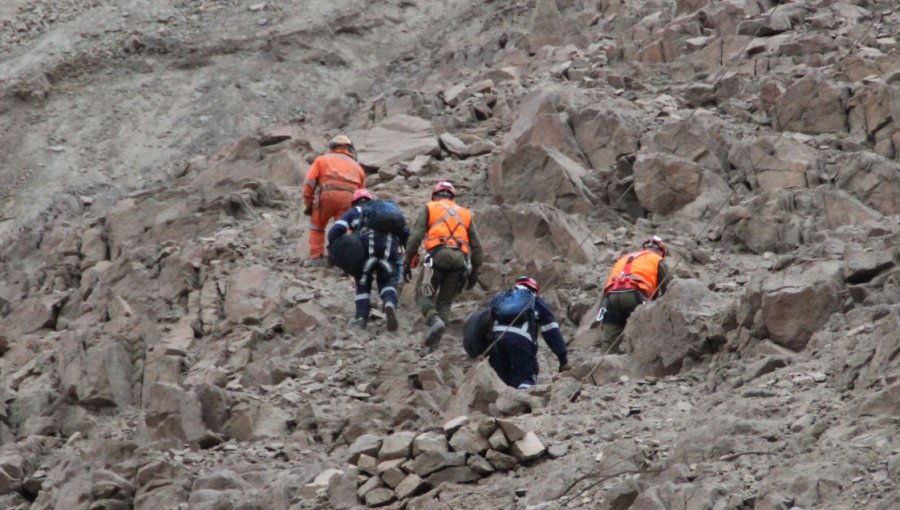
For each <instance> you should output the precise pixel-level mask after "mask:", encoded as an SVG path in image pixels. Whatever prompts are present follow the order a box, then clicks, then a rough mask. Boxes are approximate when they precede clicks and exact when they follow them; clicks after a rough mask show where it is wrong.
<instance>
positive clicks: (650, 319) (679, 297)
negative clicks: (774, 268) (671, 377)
mask: <svg viewBox="0 0 900 510" xmlns="http://www.w3.org/2000/svg"><path fill="white" fill-rule="evenodd" d="M727 312H728V310H727V306H726V305H725V304H724V303H722V301H721V300H719V299H718V298H717V297H716V295H715V294H714V293H712V292H710V291H709V290H708V289H707V288H706V287H705V286H704V285H703V284H702V283H701V282H699V281H697V280H676V281H674V282H673V283H672V285H671V286H670V287H669V289H668V292H667V293H666V294H665V295H663V296H661V297H659V298H658V299H657V300H656V301H655V302H651V303H649V304H645V305H642V306H640V307H638V309H637V310H635V312H634V313H633V314H632V315H631V318H629V320H628V324H627V326H626V328H625V333H624V335H625V337H624V344H625V350H626V352H628V353H629V354H630V355H631V356H632V357H633V358H634V359H635V361H637V363H638V366H639V367H640V370H642V371H644V372H645V373H648V374H651V375H655V376H661V375H666V374H671V373H674V372H677V371H679V370H680V369H681V368H682V366H683V364H684V363H685V361H686V358H689V357H692V356H693V357H697V356H699V355H700V354H701V353H703V351H704V350H706V349H710V348H711V346H710V345H711V344H712V345H715V344H721V343H724V341H725V338H724V332H725V327H724V326H725V325H723V324H722V323H723V322H724V318H725V316H726V315H727Z"/></svg>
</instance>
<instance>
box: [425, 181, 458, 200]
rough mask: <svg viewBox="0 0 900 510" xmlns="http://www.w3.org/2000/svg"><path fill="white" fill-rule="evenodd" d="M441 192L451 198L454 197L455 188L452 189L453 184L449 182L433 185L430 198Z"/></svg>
mask: <svg viewBox="0 0 900 510" xmlns="http://www.w3.org/2000/svg"><path fill="white" fill-rule="evenodd" d="M442 191H444V192H447V193H450V196H452V197H455V196H456V188H454V187H453V184H452V183H451V182H449V181H441V182H439V183H437V184H435V185H434V188H433V189H432V190H431V196H434V195H435V194H437V193H440V192H442Z"/></svg>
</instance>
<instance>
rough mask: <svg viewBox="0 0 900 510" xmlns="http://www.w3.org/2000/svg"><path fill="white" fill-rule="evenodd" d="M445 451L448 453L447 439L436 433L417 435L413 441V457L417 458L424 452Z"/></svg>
mask: <svg viewBox="0 0 900 510" xmlns="http://www.w3.org/2000/svg"><path fill="white" fill-rule="evenodd" d="M447 451H449V446H448V444H447V437H446V436H444V435H443V434H439V433H437V432H425V433H424V434H419V435H418V436H416V438H415V439H414V440H413V446H412V453H413V457H417V456H419V455H421V454H422V453H425V452H447Z"/></svg>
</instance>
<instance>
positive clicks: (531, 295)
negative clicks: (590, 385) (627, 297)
mask: <svg viewBox="0 0 900 510" xmlns="http://www.w3.org/2000/svg"><path fill="white" fill-rule="evenodd" d="M539 292H540V286H539V285H538V282H537V281H536V280H535V279H534V278H530V277H528V276H520V277H519V278H518V279H516V284H515V286H514V287H513V288H512V289H507V290H505V291H503V292H501V293H499V294H497V295H496V296H494V298H493V299H491V303H490V305H489V306H488V309H489V310H490V312H489V320H490V323H491V329H490V332H489V333H488V340H487V342H488V345H489V346H490V345H493V347H491V348H490V351H489V354H488V356H489V358H488V359H489V360H490V363H491V367H493V368H494V371H495V372H497V375H498V376H500V378H501V379H503V382H505V383H506V384H507V385H508V386H512V387H513V388H517V389H520V390H524V389H528V388H530V387H532V386H534V385H535V384H536V383H537V375H538V359H537V352H538V344H537V335H538V333H540V334H541V336H542V337H543V338H544V341H545V342H547V345H548V346H549V347H550V350H552V351H553V353H554V354H556V358H557V359H558V360H559V371H560V372H565V371H566V370H571V368H572V366H571V365H569V361H568V349H567V348H566V341H565V339H564V338H563V335H562V331H560V329H559V323H558V322H557V321H556V317H555V316H554V315H553V312H552V311H550V307H549V306H548V305H547V303H546V302H545V301H544V300H543V299H541V298H540V297H539V296H538V293H539Z"/></svg>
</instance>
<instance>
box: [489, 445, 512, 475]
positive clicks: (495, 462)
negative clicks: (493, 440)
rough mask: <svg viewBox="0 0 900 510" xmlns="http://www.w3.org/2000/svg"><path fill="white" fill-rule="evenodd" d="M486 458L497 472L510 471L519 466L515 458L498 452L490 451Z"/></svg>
mask: <svg viewBox="0 0 900 510" xmlns="http://www.w3.org/2000/svg"><path fill="white" fill-rule="evenodd" d="M486 457H487V460H488V462H490V463H491V465H492V466H494V469H496V470H497V471H509V470H511V469H515V468H516V466H517V465H518V462H516V459H515V458H513V457H511V456H509V455H507V454H505V453H500V452H498V451H496V450H488V452H487V455H486Z"/></svg>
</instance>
